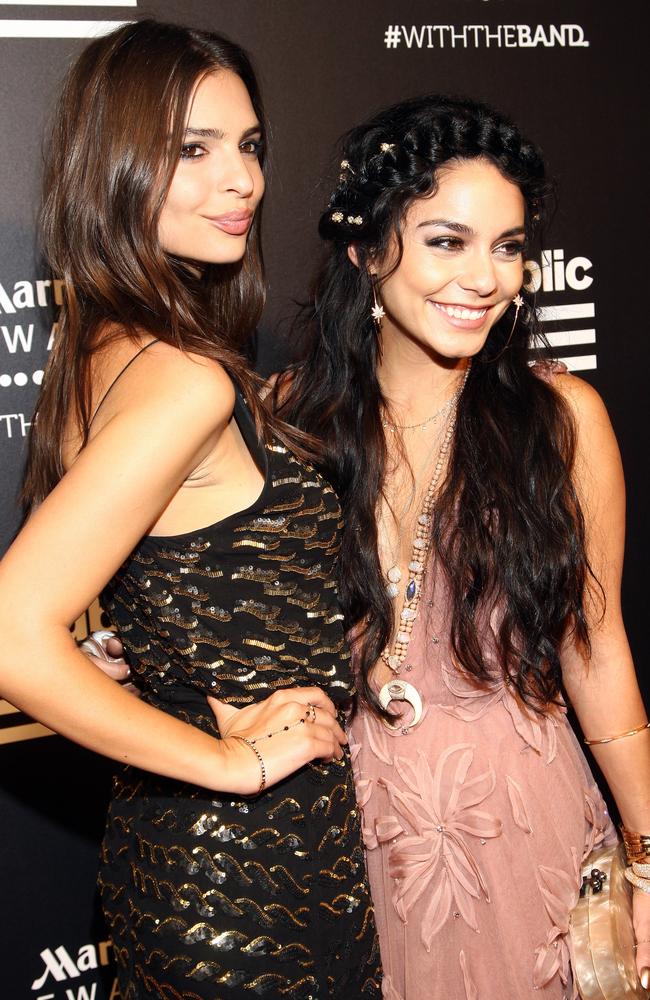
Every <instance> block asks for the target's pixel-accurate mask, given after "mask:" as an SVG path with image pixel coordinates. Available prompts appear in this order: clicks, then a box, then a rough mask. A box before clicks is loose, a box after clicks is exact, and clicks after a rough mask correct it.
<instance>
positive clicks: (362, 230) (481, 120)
mask: <svg viewBox="0 0 650 1000" xmlns="http://www.w3.org/2000/svg"><path fill="white" fill-rule="evenodd" d="M343 156H344V160H343V162H342V164H341V176H340V181H339V184H338V186H337V188H336V190H335V192H334V194H333V196H332V199H331V201H330V205H329V208H328V209H327V211H326V212H325V213H324V214H323V215H322V217H321V220H320V233H321V236H322V237H323V238H324V239H325V240H327V241H328V242H329V251H328V253H327V256H326V259H325V261H324V264H323V267H322V271H321V273H320V276H319V278H318V281H317V284H316V289H315V294H314V299H313V305H312V307H311V308H310V310H309V313H308V324H307V330H308V334H309V336H308V339H307V342H306V343H307V347H306V351H305V354H304V357H303V358H302V359H301V361H300V362H299V363H298V364H296V366H295V367H294V368H293V370H292V372H293V377H292V378H291V379H290V380H286V381H283V382H281V385H280V388H279V390H278V400H281V402H279V403H278V405H279V408H280V412H281V415H282V417H283V418H284V419H285V420H288V421H289V422H291V423H293V424H295V425H297V426H298V427H299V428H301V429H302V430H304V431H307V432H309V433H310V434H313V435H316V436H318V437H319V438H320V439H321V440H322V441H323V442H324V444H323V453H322V458H321V468H322V471H323V473H324V474H325V475H326V476H327V477H328V478H329V479H330V481H331V482H332V483H333V485H334V486H335V488H336V489H337V491H338V493H339V496H340V498H341V502H342V505H343V510H344V515H345V525H346V526H345V529H344V535H343V546H342V553H341V560H340V595H341V600H342V603H343V608H344V611H345V613H346V615H347V618H348V622H349V624H350V626H351V627H353V629H354V632H355V635H357V636H358V637H359V639H358V647H359V655H358V662H359V665H360V675H361V688H362V693H363V694H364V696H365V699H366V700H367V702H368V703H370V704H371V705H373V707H375V708H376V709H378V706H377V701H376V698H375V697H374V695H373V693H372V690H371V688H370V685H369V683H368V675H369V671H370V670H371V668H372V666H373V665H374V663H375V662H376V661H377V659H378V657H379V655H380V653H381V650H382V649H383V648H384V646H385V645H386V643H387V641H388V640H389V637H390V634H391V630H392V625H393V618H392V609H391V606H390V601H389V599H388V597H387V595H386V592H385V580H384V578H383V574H382V571H381V567H380V562H379V555H378V549H377V524H376V514H377V501H378V498H379V497H380V496H381V495H382V490H383V489H384V480H385V469H386V446H385V440H384V433H383V429H382V422H381V416H382V412H383V409H384V406H385V400H384V397H383V395H382V391H381V387H380V385H379V381H378V378H377V364H378V360H379V350H380V344H379V338H378V334H377V330H376V329H375V325H374V324H373V322H372V319H371V318H370V306H371V302H372V285H371V278H370V276H369V269H368V267H367V264H368V263H369V262H370V261H371V260H373V259H379V260H381V259H382V255H384V254H385V253H386V251H387V249H388V246H389V241H390V240H391V237H393V236H394V237H395V238H396V242H397V245H398V259H397V263H396V264H395V268H396V267H398V266H399V261H400V259H401V253H402V247H403V244H402V238H401V232H402V224H403V220H404V217H405V213H406V210H407V209H408V206H409V205H410V204H411V203H412V202H413V201H414V199H417V198H419V197H423V196H429V195H431V194H432V193H434V192H435V191H436V182H437V172H438V170H439V169H440V167H441V166H442V165H443V164H449V163H450V162H452V161H463V160H472V159H477V158H483V159H485V160H487V161H489V162H490V163H492V164H494V165H495V166H496V167H497V168H498V169H499V171H500V172H501V174H502V175H503V176H504V177H505V178H507V179H508V180H509V181H511V182H513V183H514V184H516V185H517V187H518V188H519V190H520V191H521V193H522V195H523V198H524V201H525V206H526V219H525V226H526V232H527V236H528V237H532V236H533V235H534V233H535V231H536V230H537V229H538V227H539V225H540V223H541V222H542V219H543V216H544V215H545V213H546V211H547V208H548V205H549V201H550V198H549V196H550V194H551V190H552V188H551V184H550V183H549V181H548V179H547V177H546V173H545V168H544V163H543V160H542V157H541V155H540V153H539V151H538V150H537V149H536V147H535V146H533V145H532V144H531V143H530V142H528V141H527V140H525V139H524V138H523V136H522V135H521V133H520V132H519V130H518V129H517V128H516V126H514V125H513V124H512V123H511V122H510V121H508V120H507V119H506V118H504V117H503V116H501V115H500V114H498V113H497V112H495V111H494V110H492V109H491V108H488V107H486V106H485V105H482V104H478V103H475V102H473V101H469V100H462V99H454V98H450V97H441V96H436V95H434V96H428V97H422V98H417V99H414V100H410V101H406V102H403V103H401V104H397V105H395V106H394V107H391V108H389V109H387V110H385V111H382V112H380V113H379V114H377V115H375V116H374V117H373V118H371V119H370V120H369V121H367V122H365V123H364V124H362V125H360V126H358V127H356V128H354V129H352V130H351V131H350V132H349V133H348V135H347V136H346V137H345V140H344V145H343ZM351 245H354V248H355V251H356V256H357V260H358V263H359V266H358V267H356V266H354V265H353V264H352V262H351V261H350V259H349V256H348V248H349V247H350V246H351ZM512 327H513V312H512V310H511V309H508V310H507V311H506V313H505V315H504V316H503V317H502V318H501V319H500V320H499V321H498V322H497V323H495V325H494V326H493V327H492V329H491V331H490V334H489V336H488V338H487V340H486V342H485V344H484V346H483V347H482V349H481V350H480V351H479V352H478V354H477V355H476V356H475V358H474V363H473V365H472V368H471V371H470V374H469V378H468V380H467V384H466V387H465V391H464V393H463V395H462V397H461V400H460V403H459V408H458V416H457V424H456V430H455V434H454V440H453V445H452V450H451V454H450V461H449V468H448V472H447V476H446V481H445V483H444V484H443V486H442V488H441V493H440V496H439V497H438V499H437V502H436V517H435V523H434V526H433V528H432V531H433V549H432V551H434V552H435V553H436V555H437V557H438V559H439V560H440V562H441V565H442V566H443V568H444V571H445V574H446V577H447V580H448V584H449V590H450V595H451V620H450V632H451V642H452V648H453V653H454V656H455V659H456V661H457V663H458V664H459V666H460V667H461V668H462V669H464V670H465V671H466V672H467V674H469V675H471V676H473V677H474V678H475V679H476V681H477V683H479V684H480V683H485V682H487V681H488V680H489V679H490V678H491V677H492V674H491V672H490V669H489V665H488V663H487V661H486V658H485V655H484V650H483V643H482V641H481V634H482V629H483V627H484V623H485V622H486V621H487V620H489V615H490V612H491V610H492V609H493V608H494V607H495V606H499V607H500V608H501V609H502V613H501V615H500V626H499V628H498V634H497V636H496V645H497V657H498V662H499V666H500V669H501V671H502V673H503V675H504V677H505V678H506V679H507V681H508V683H509V684H511V685H512V687H513V689H515V690H516V691H517V692H518V694H519V695H520V696H521V697H522V698H523V699H524V700H525V701H527V702H529V703H531V704H533V705H534V706H535V707H543V705H544V704H546V703H549V702H550V701H552V700H554V699H556V697H557V695H558V691H559V688H560V682H561V671H560V648H561V644H562V641H563V639H564V637H565V635H566V633H567V630H573V633H574V637H575V639H576V641H577V642H578V643H580V644H582V645H583V646H584V647H585V648H586V649H587V650H588V648H589V635H588V628H587V622H586V616H585V609H584V590H585V584H586V582H587V580H588V578H589V574H590V570H589V564H588V560H587V555H586V551H585V532H584V522H583V516H582V512H581V509H580V504H579V501H578V498H577V495H576V492H575V489H574V485H573V482H572V478H571V474H572V468H573V462H574V455H575V428H574V424H573V420H572V416H571V413H570V412H569V410H568V408H567V406H566V404H565V402H564V400H563V398H562V397H561V396H560V395H559V393H558V392H557V391H556V390H555V389H554V388H553V386H552V385H551V384H549V382H548V381H547V380H544V379H542V378H540V377H539V376H538V375H537V374H536V373H535V371H534V370H531V367H530V364H529V362H530V346H531V343H532V340H531V338H532V337H533V336H539V330H538V328H537V326H536V320H535V311H534V309H533V307H532V302H531V301H530V298H529V297H528V296H527V295H526V307H525V308H524V309H522V310H521V313H520V316H519V319H518V321H517V323H516V325H515V327H514V330H513V333H512V338H511V340H510V342H509V343H508V338H509V337H510V333H511V329H512ZM506 344H507V345H508V346H507V349H505V347H506Z"/></svg>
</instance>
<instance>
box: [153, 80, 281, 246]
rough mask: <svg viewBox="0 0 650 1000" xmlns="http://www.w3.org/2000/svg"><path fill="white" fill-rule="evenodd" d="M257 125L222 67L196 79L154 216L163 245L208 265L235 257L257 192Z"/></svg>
mask: <svg viewBox="0 0 650 1000" xmlns="http://www.w3.org/2000/svg"><path fill="white" fill-rule="evenodd" d="M260 148H261V126H260V123H259V122H258V120H257V116H256V114H255V111H254V109H253V106H252V104H251V100H250V97H249V94H248V91H247V89H246V87H245V85H244V83H243V82H242V81H241V80H240V78H239V77H238V76H237V75H236V74H235V73H232V72H231V71H230V70H220V71H218V72H216V73H210V74H209V75H208V76H206V77H204V78H203V79H202V80H200V82H199V83H198V84H197V86H196V89H195V91H194V95H193V98H192V101H191V105H190V112H189V116H188V120H187V124H186V128H185V138H184V141H183V147H182V149H181V153H180V159H179V163H178V166H177V168H176V172H175V173H174V176H173V178H172V182H171V185H170V188H169V191H168V193H167V198H166V199H165V204H164V206H163V209H162V212H161V214H160V220H159V227H158V231H159V236H160V242H161V245H162V246H163V248H164V249H165V250H166V251H167V252H168V253H171V254H174V255H175V256H178V257H182V258H185V259H189V260H195V261H201V262H203V263H211V264H228V263H232V262H233V261H237V260H240V259H241V258H242V257H243V256H244V252H245V250H246V238H247V236H248V232H249V230H250V227H251V223H252V221H253V216H254V214H255V210H256V208H257V206H258V204H259V202H260V199H261V197H262V194H263V192H264V177H263V175H262V168H261V164H260V160H259V155H260Z"/></svg>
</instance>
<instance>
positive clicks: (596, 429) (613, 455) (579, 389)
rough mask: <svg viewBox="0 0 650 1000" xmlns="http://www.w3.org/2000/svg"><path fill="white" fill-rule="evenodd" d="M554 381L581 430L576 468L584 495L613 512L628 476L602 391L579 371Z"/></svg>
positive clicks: (577, 478)
mask: <svg viewBox="0 0 650 1000" xmlns="http://www.w3.org/2000/svg"><path fill="white" fill-rule="evenodd" d="M553 385H554V386H555V388H556V389H557V391H558V392H559V393H560V395H561V396H562V398H563V399H564V400H566V403H567V404H568V406H569V409H570V411H571V413H572V414H573V418H574V420H575V426H576V431H577V454H576V464H575V468H574V476H575V480H576V483H577V484H578V485H579V487H580V490H581V492H582V495H583V499H584V500H586V501H587V503H589V502H605V503H606V504H609V505H610V512H611V513H612V515H613V514H614V512H615V511H617V510H618V508H619V506H620V504H621V503H622V502H623V498H624V491H625V486H624V479H623V468H622V463H621V455H620V452H619V448H618V442H617V440H616V435H615V434H614V429H613V427H612V424H611V421H610V419H609V414H608V413H607V408H606V406H605V404H604V402H603V400H602V398H601V396H600V394H599V393H598V392H597V391H596V389H594V388H593V386H591V385H589V383H588V382H585V381H584V380H583V379H581V378H578V377H577V376H576V375H570V374H569V373H568V372H567V373H563V374H559V375H557V376H556V377H555V378H554V380H553Z"/></svg>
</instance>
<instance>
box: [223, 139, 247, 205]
mask: <svg viewBox="0 0 650 1000" xmlns="http://www.w3.org/2000/svg"><path fill="white" fill-rule="evenodd" d="M224 153H225V155H224V156H223V157H222V158H221V162H220V163H219V167H218V184H219V189H220V190H221V191H224V192H226V191H233V192H234V193H235V194H237V195H238V196H239V197H240V198H249V197H250V196H251V195H252V193H253V191H254V190H255V178H254V176H253V173H252V170H251V161H250V160H247V159H246V157H245V156H244V155H243V153H242V152H241V150H240V149H239V147H238V146H237V147H235V148H232V149H229V150H228V151H227V152H225V151H224ZM253 162H255V161H253Z"/></svg>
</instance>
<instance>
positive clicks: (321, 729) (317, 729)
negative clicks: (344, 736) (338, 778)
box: [312, 724, 344, 760]
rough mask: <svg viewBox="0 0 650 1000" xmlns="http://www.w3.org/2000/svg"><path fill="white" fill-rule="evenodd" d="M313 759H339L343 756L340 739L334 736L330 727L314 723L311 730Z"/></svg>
mask: <svg viewBox="0 0 650 1000" xmlns="http://www.w3.org/2000/svg"><path fill="white" fill-rule="evenodd" d="M312 741H313V750H314V755H313V758H312V759H313V760H315V759H317V758H318V759H319V760H341V759H342V757H343V753H344V750H343V746H342V745H341V741H340V740H339V739H338V738H336V737H335V736H334V734H333V733H332V730H331V729H328V728H327V727H325V726H319V725H317V724H315V725H314V727H313V730H312Z"/></svg>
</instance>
